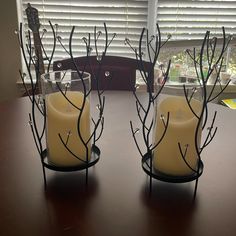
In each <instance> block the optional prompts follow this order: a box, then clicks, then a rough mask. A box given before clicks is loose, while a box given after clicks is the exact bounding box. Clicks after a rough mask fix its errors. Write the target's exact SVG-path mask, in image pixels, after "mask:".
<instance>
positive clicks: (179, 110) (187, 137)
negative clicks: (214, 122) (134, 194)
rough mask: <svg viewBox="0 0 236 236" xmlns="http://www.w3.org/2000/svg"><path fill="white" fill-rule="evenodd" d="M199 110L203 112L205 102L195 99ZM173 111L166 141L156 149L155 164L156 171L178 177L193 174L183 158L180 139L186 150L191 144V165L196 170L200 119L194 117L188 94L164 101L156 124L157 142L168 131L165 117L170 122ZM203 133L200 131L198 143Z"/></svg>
mask: <svg viewBox="0 0 236 236" xmlns="http://www.w3.org/2000/svg"><path fill="white" fill-rule="evenodd" d="M191 105H192V107H193V110H194V111H195V113H197V114H199V112H200V109H201V103H200V102H199V101H197V100H195V99H192V100H191ZM168 112H169V114H170V116H169V124H168V127H167V131H166V134H165V136H164V138H163V140H162V142H161V143H160V144H159V145H158V146H157V147H156V148H155V149H154V151H153V166H154V168H155V169H156V170H158V171H160V172H162V173H164V174H168V175H175V176H184V175H189V174H191V173H192V170H191V169H190V168H189V167H188V166H187V165H186V163H185V162H184V160H183V159H182V157H181V154H180V151H179V147H178V142H179V143H180V144H181V148H182V150H183V153H184V151H185V147H186V146H188V149H187V155H186V160H187V162H188V164H189V165H190V166H191V167H192V168H193V169H196V165H197V160H198V159H197V158H198V157H197V153H196V148H195V130H196V127H197V122H198V120H197V118H196V117H195V116H194V114H193V113H192V111H191V110H190V108H189V107H188V104H187V102H186V98H185V97H180V96H179V97H178V96H171V97H167V98H165V99H164V100H162V101H161V102H160V103H159V104H158V106H157V111H156V124H155V127H154V144H155V143H156V142H157V141H158V140H159V139H160V137H161V136H162V134H163V132H164V125H163V120H162V119H163V118H164V121H165V122H166V121H167V113H168ZM200 139H201V132H198V142H200Z"/></svg>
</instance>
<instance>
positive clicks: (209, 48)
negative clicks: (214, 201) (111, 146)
mask: <svg viewBox="0 0 236 236" xmlns="http://www.w3.org/2000/svg"><path fill="white" fill-rule="evenodd" d="M156 27H157V31H156V32H157V33H156V35H152V36H149V34H148V31H147V30H146V29H145V28H143V30H142V33H141V35H140V39H139V47H138V49H135V48H134V47H133V46H132V45H131V43H130V41H129V39H126V42H125V43H126V44H128V45H129V46H130V48H131V49H132V50H133V51H134V53H135V55H136V59H137V63H138V66H139V70H140V74H141V75H142V79H143V81H144V83H145V84H146V86H147V96H148V101H147V102H146V103H145V102H142V101H141V99H140V97H139V95H138V93H137V92H136V91H133V94H134V96H135V99H136V110H137V115H138V118H139V122H140V125H141V128H135V127H134V124H133V122H132V121H130V126H131V131H132V136H133V139H134V142H135V145H136V147H137V149H138V152H139V154H140V155H141V157H142V168H143V170H144V171H145V173H146V174H147V175H148V176H149V177H150V178H149V190H150V193H151V191H152V179H157V180H160V181H165V182H171V183H185V182H190V181H193V180H195V187H194V194H193V199H195V197H196V193H197V186H198V179H199V177H200V176H201V175H202V173H203V168H204V165H203V161H202V158H201V154H202V151H203V150H204V149H205V148H206V147H207V146H208V145H209V144H210V143H211V141H212V140H213V138H214V137H215V134H216V131H217V127H215V125H214V124H215V119H216V115H217V112H216V111H215V112H214V115H213V117H212V118H211V120H210V119H209V114H208V104H209V102H211V101H213V100H214V99H216V98H217V97H218V96H219V95H220V94H222V93H223V91H224V90H225V89H226V87H227V86H228V84H229V83H230V81H228V83H227V84H225V85H222V84H221V82H220V79H219V75H220V71H221V67H222V65H223V61H224V52H225V51H226V49H227V47H228V44H229V42H230V40H231V37H230V36H229V37H226V35H225V29H224V27H223V28H222V34H223V43H222V45H221V48H220V54H219V55H218V56H216V48H217V46H218V44H217V38H216V37H213V38H210V32H209V31H207V32H206V34H205V37H204V39H203V41H202V45H201V49H200V53H199V54H198V53H197V50H196V48H194V49H193V51H191V50H188V49H187V50H186V53H187V55H188V56H189V57H190V58H191V59H192V61H193V64H194V67H195V71H196V78H197V81H198V86H201V90H202V91H201V92H202V108H201V111H200V114H197V113H195V112H194V109H193V108H192V105H191V99H192V98H193V96H194V93H195V89H193V90H191V91H190V90H189V89H188V88H187V86H186V85H183V87H182V88H183V91H184V97H185V100H186V102H187V104H188V106H189V109H190V110H191V111H192V113H193V116H194V117H195V118H196V119H197V126H196V129H195V133H194V137H195V141H194V142H195V150H196V153H197V166H196V168H192V167H191V166H190V165H189V163H188V161H187V159H186V154H187V153H188V145H185V146H184V145H182V144H181V143H180V142H178V144H177V145H178V148H179V152H180V156H181V157H182V159H183V161H184V163H185V164H186V166H187V167H188V168H189V169H190V170H191V171H192V174H190V175H187V176H176V175H168V174H164V173H162V172H160V171H157V170H156V169H154V168H153V151H154V149H158V147H159V145H160V144H161V142H162V141H163V139H164V137H165V135H166V132H167V130H168V125H169V120H170V116H171V114H170V113H169V112H168V113H167V116H166V117H165V118H163V117H158V118H160V119H162V121H163V122H162V125H163V133H162V134H161V135H160V138H159V140H157V141H156V142H155V143H153V142H152V135H153V129H154V125H155V124H154V123H155V118H154V116H153V111H154V107H155V103H156V100H157V99H158V97H159V96H160V95H161V93H162V91H163V88H164V87H165V84H166V81H167V79H168V74H169V69H170V64H171V62H170V61H169V63H168V65H167V68H166V70H164V68H163V67H162V68H161V69H162V80H161V83H160V81H159V86H158V87H156V88H153V87H152V85H151V84H150V78H149V74H150V73H148V74H147V73H143V72H142V71H143V55H144V53H143V51H142V48H141V46H142V45H143V44H144V43H146V47H147V58H148V60H149V61H150V63H152V68H154V66H155V64H156V62H157V59H158V55H159V53H160V50H161V48H162V47H163V45H164V44H165V43H166V42H167V41H168V40H169V39H170V38H171V36H169V37H168V38H167V40H166V41H164V42H162V40H161V32H160V29H159V26H158V24H157V25H156ZM145 33H146V37H144V35H145ZM204 70H205V71H204ZM214 71H215V81H214V84H213V85H212V87H211V88H209V89H208V91H207V82H208V81H209V79H210V76H211V75H212V74H213V72H214ZM217 84H218V85H219V87H220V91H219V92H217V93H215V94H214V93H213V92H214V91H215V88H216V85H217ZM196 87H197V85H196ZM207 124H210V125H208V126H207ZM200 130H201V131H205V132H206V137H205V139H204V140H202V141H201V142H199V140H198V132H199V131H200ZM139 131H140V133H141V136H142V137H139V135H138V133H139ZM140 139H142V143H141V144H142V145H141V144H140ZM143 144H144V145H143ZM143 146H144V147H145V149H143Z"/></svg>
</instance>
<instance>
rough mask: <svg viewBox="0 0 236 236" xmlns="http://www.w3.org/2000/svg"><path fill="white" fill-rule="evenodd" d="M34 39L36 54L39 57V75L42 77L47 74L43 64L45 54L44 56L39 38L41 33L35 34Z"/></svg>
mask: <svg viewBox="0 0 236 236" xmlns="http://www.w3.org/2000/svg"><path fill="white" fill-rule="evenodd" d="M33 37H34V47H35V54H36V56H37V62H36V63H37V66H38V71H39V75H40V76H41V75H42V74H44V73H45V69H44V63H43V54H42V47H41V39H40V36H39V32H34V33H33Z"/></svg>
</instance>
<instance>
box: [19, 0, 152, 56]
mask: <svg viewBox="0 0 236 236" xmlns="http://www.w3.org/2000/svg"><path fill="white" fill-rule="evenodd" d="M28 2H29V1H28V0H22V9H23V11H22V15H23V17H22V21H23V22H24V25H27V18H26V14H25V12H24V9H26V8H27V3H28ZM30 2H31V5H32V6H33V7H35V8H37V9H38V11H39V18H40V22H41V24H42V27H41V30H42V29H43V28H44V29H46V30H47V33H46V34H45V36H44V39H43V44H44V45H45V49H46V52H50V49H51V47H52V43H53V40H52V34H51V29H50V26H49V23H48V21H49V20H50V21H51V22H52V24H54V25H55V24H58V35H60V37H61V39H62V43H63V45H65V46H66V47H67V46H68V41H69V34H70V31H71V28H72V26H76V30H75V34H74V41H73V42H74V43H73V45H75V47H74V52H75V53H76V54H77V55H78V56H79V55H80V56H84V55H85V44H84V42H83V40H82V38H83V37H88V33H91V37H93V31H94V26H95V25H96V26H97V29H98V31H99V30H101V31H103V32H104V28H103V23H104V22H106V25H107V28H108V33H109V36H110V37H112V34H113V33H116V34H117V37H116V38H115V39H114V41H113V42H112V44H111V46H110V47H109V50H108V52H107V53H108V54H109V55H122V56H127V57H132V56H134V55H133V54H134V53H133V52H132V51H131V50H129V48H128V47H127V46H125V45H124V39H125V38H126V37H128V38H129V39H130V40H132V42H133V43H134V45H138V40H139V35H140V33H141V30H142V27H147V11H148V1H147V0H133V1H130V0H129V1H128V0H120V1H114V0H112V1H109V0H90V1H88V0H79V1H78V0H69V1H68V0H31V1H30ZM102 39H104V38H103V37H102V35H101V41H100V43H101V44H102ZM63 57H68V55H67V54H66V52H65V50H64V49H63V48H62V47H57V50H56V53H55V56H54V59H55V60H56V59H59V58H60V59H61V58H63Z"/></svg>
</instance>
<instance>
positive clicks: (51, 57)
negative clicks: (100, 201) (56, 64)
mask: <svg viewBox="0 0 236 236" xmlns="http://www.w3.org/2000/svg"><path fill="white" fill-rule="evenodd" d="M49 24H50V27H51V29H52V34H53V47H52V53H51V56H50V57H49V60H48V67H47V72H49V69H50V66H51V63H52V59H53V56H54V53H55V49H56V33H55V30H54V27H53V25H52V23H51V21H49ZM43 48H44V47H43Z"/></svg>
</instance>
